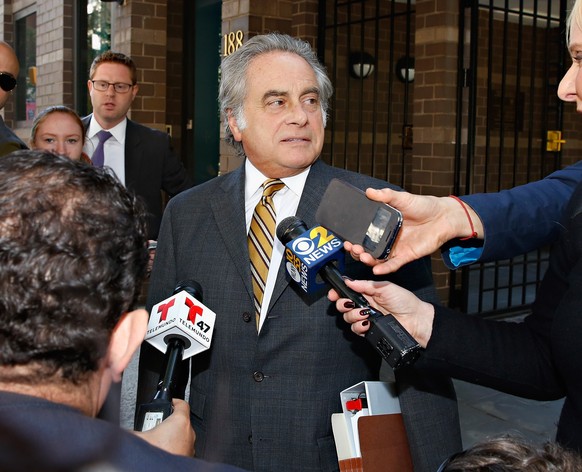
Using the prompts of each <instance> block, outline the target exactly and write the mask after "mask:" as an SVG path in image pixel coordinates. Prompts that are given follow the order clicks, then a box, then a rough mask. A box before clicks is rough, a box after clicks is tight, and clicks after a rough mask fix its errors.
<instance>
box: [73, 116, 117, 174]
mask: <svg viewBox="0 0 582 472" xmlns="http://www.w3.org/2000/svg"><path fill="white" fill-rule="evenodd" d="M126 128H127V118H125V119H124V120H123V121H122V122H121V123H118V124H117V125H115V126H114V127H113V128H111V129H108V130H106V131H109V132H110V133H111V134H112V135H113V136H111V137H110V138H109V139H108V140H107V141H105V143H104V144H103V155H104V156H105V160H104V162H103V166H107V167H109V168H111V170H112V171H113V172H114V173H115V175H116V176H117V178H118V179H119V181H120V182H121V183H122V184H123V185H125V130H126ZM102 129H103V128H101V126H100V125H99V123H97V120H96V119H95V117H91V121H90V122H89V128H88V129H87V137H86V139H85V146H84V147H83V151H85V154H87V155H88V156H89V157H91V156H92V155H93V152H95V149H96V148H97V144H99V138H98V137H97V133H98V132H99V131H101V130H102Z"/></svg>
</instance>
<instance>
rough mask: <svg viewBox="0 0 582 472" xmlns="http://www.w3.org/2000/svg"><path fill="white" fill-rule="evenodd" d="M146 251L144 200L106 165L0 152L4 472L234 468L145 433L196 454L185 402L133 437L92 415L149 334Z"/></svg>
mask: <svg viewBox="0 0 582 472" xmlns="http://www.w3.org/2000/svg"><path fill="white" fill-rule="evenodd" d="M146 247H147V237H146V219H145V210H144V208H143V206H142V204H141V203H140V202H139V201H138V200H137V199H136V197H135V196H134V195H133V194H132V193H130V192H128V191H127V190H126V189H125V188H124V187H123V185H121V184H120V183H119V182H118V180H117V179H116V178H114V177H113V176H111V175H110V174H108V172H107V171H105V170H102V169H95V168H93V167H92V166H89V165H87V164H84V163H81V162H79V161H72V160H69V159H67V158H65V157H59V156H55V155H53V154H51V153H49V152H45V151H43V152H41V151H17V152H13V153H11V154H10V155H8V156H5V157H3V158H2V159H0V443H1V444H2V447H0V470H2V471H5V472H6V471H24V470H26V471H39V470H42V471H43V472H46V471H51V470H55V471H56V470H58V471H74V470H81V468H83V470H87V469H85V468H86V467H92V466H95V467H97V468H99V470H103V468H106V470H119V471H147V470H151V471H159V470H168V468H170V467H172V468H173V469H175V470H181V471H182V470H192V471H210V470H212V471H231V470H232V471H234V470H238V469H235V468H232V467H230V466H222V465H217V464H215V465H212V464H208V463H206V462H202V461H199V460H196V459H192V458H191V457H179V456H178V455H175V454H169V453H168V452H165V451H163V450H162V449H159V448H157V447H154V446H153V445H152V444H149V443H148V442H146V441H144V439H146V438H148V441H149V442H152V443H154V444H163V445H164V446H165V448H166V449H171V452H174V453H180V454H182V455H192V453H193V445H194V434H193V431H192V428H191V427H190V421H189V408H188V406H187V404H186V403H185V402H184V401H175V404H174V407H175V411H174V414H172V415H171V416H170V417H169V418H168V419H167V420H166V421H164V422H163V423H162V424H161V425H159V426H158V427H157V428H155V429H154V430H152V431H153V434H149V432H148V433H142V437H141V438H140V437H138V434H137V433H135V434H134V433H131V432H128V431H123V430H122V429H120V428H119V427H118V426H115V425H113V424H111V423H108V422H105V421H101V420H97V419H95V418H94V416H95V415H96V414H97V412H98V411H99V409H100V408H101V405H102V404H103V401H104V399H105V397H106V395H107V393H108V391H109V388H110V386H111V384H112V383H114V382H119V381H120V378H121V373H122V371H123V369H124V368H125V366H126V365H127V364H128V362H129V361H130V359H131V357H132V355H133V353H134V352H135V350H136V348H137V347H138V346H139V345H140V343H141V342H142V340H143V337H144V334H145V331H146V327H147V312H146V311H145V310H143V309H134V305H135V304H136V300H137V298H138V295H139V292H140V288H141V282H142V279H143V277H144V274H145V270H146V264H147V261H148V253H147V249H146Z"/></svg>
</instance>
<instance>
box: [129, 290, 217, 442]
mask: <svg viewBox="0 0 582 472" xmlns="http://www.w3.org/2000/svg"><path fill="white" fill-rule="evenodd" d="M201 300H202V287H200V284H199V283H198V282H195V281H194V280H186V281H183V282H180V283H179V284H178V285H176V288H175V289H174V293H173V294H172V296H171V297H169V298H166V299H165V300H163V301H161V302H160V303H158V304H157V305H154V306H153V307H152V312H151V313H150V319H149V322H148V329H147V332H146V336H145V340H146V341H147V342H149V343H150V344H151V345H152V346H154V347H156V348H157V349H159V350H160V351H162V352H164V353H165V354H166V356H165V359H164V368H163V369H162V372H161V374H160V379H159V381H158V387H157V390H156V393H155V394H154V397H153V399H152V401H151V402H149V403H145V404H142V405H140V407H139V411H138V414H137V419H136V422H135V427H134V430H135V431H148V430H150V429H152V428H153V427H155V426H157V425H158V424H159V423H161V422H162V421H163V420H165V419H166V418H167V417H168V416H169V415H171V414H172V411H173V408H172V398H173V393H172V389H173V388H174V385H175V382H176V378H175V375H176V369H177V366H178V364H179V363H180V362H181V361H183V360H184V359H188V358H190V357H192V356H194V355H195V354H199V353H200V352H203V351H206V350H207V349H208V348H209V347H210V341H211V340H212V334H213V332H214V323H215V321H216V313H214V312H213V311H212V310H211V309H210V308H208V307H207V306H206V305H204V304H203V303H202V302H201Z"/></svg>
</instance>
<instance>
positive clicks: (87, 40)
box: [75, 0, 111, 115]
mask: <svg viewBox="0 0 582 472" xmlns="http://www.w3.org/2000/svg"><path fill="white" fill-rule="evenodd" d="M76 6H78V10H77V12H76V24H75V29H76V34H75V36H76V38H78V40H76V41H75V47H76V50H75V57H76V61H75V64H76V68H75V78H76V79H75V87H76V89H75V105H76V108H77V111H78V112H79V113H80V114H81V115H86V114H88V113H89V112H90V110H91V102H90V100H89V95H88V93H87V80H88V79H89V67H91V63H92V62H93V59H95V57H97V56H98V55H99V54H101V53H102V52H105V51H108V50H109V49H111V5H109V4H108V3H103V2H101V0H81V1H79V2H78V3H77V4H76Z"/></svg>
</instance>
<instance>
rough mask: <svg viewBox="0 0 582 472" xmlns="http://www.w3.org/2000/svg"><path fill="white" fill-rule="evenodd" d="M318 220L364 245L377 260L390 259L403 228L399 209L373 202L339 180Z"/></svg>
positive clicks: (332, 184) (328, 193)
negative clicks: (380, 232) (397, 237)
mask: <svg viewBox="0 0 582 472" xmlns="http://www.w3.org/2000/svg"><path fill="white" fill-rule="evenodd" d="M315 219H316V221H317V223H318V224H320V225H321V226H323V227H325V228H327V229H328V230H330V231H331V232H332V233H334V234H335V235H337V236H338V237H340V238H341V239H343V240H347V241H350V242H351V243H354V244H359V245H361V246H363V247H364V249H365V250H366V252H369V253H370V254H371V255H372V256H374V257H375V258H376V259H383V258H386V257H388V254H389V253H390V250H391V249H392V245H393V244H394V241H395V240H396V236H397V235H398V232H399V230H400V227H401V225H402V214H401V213H400V212H399V211H398V210H396V209H395V208H393V207H391V206H389V205H386V204H385V203H380V202H375V201H372V200H370V199H369V198H368V197H366V194H365V193H364V192H363V191H362V190H360V189H359V188H357V187H354V186H353V185H350V184H348V183H347V182H344V181H342V180H339V179H333V180H332V181H331V182H330V184H329V186H328V187H327V189H326V191H325V194H324V195H323V199H322V200H321V203H320V204H319V207H318V209H317V212H316V214H315ZM373 222H376V223H377V224H375V225H372V223H373ZM382 230H383V233H382V234H381V236H379V231H382Z"/></svg>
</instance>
